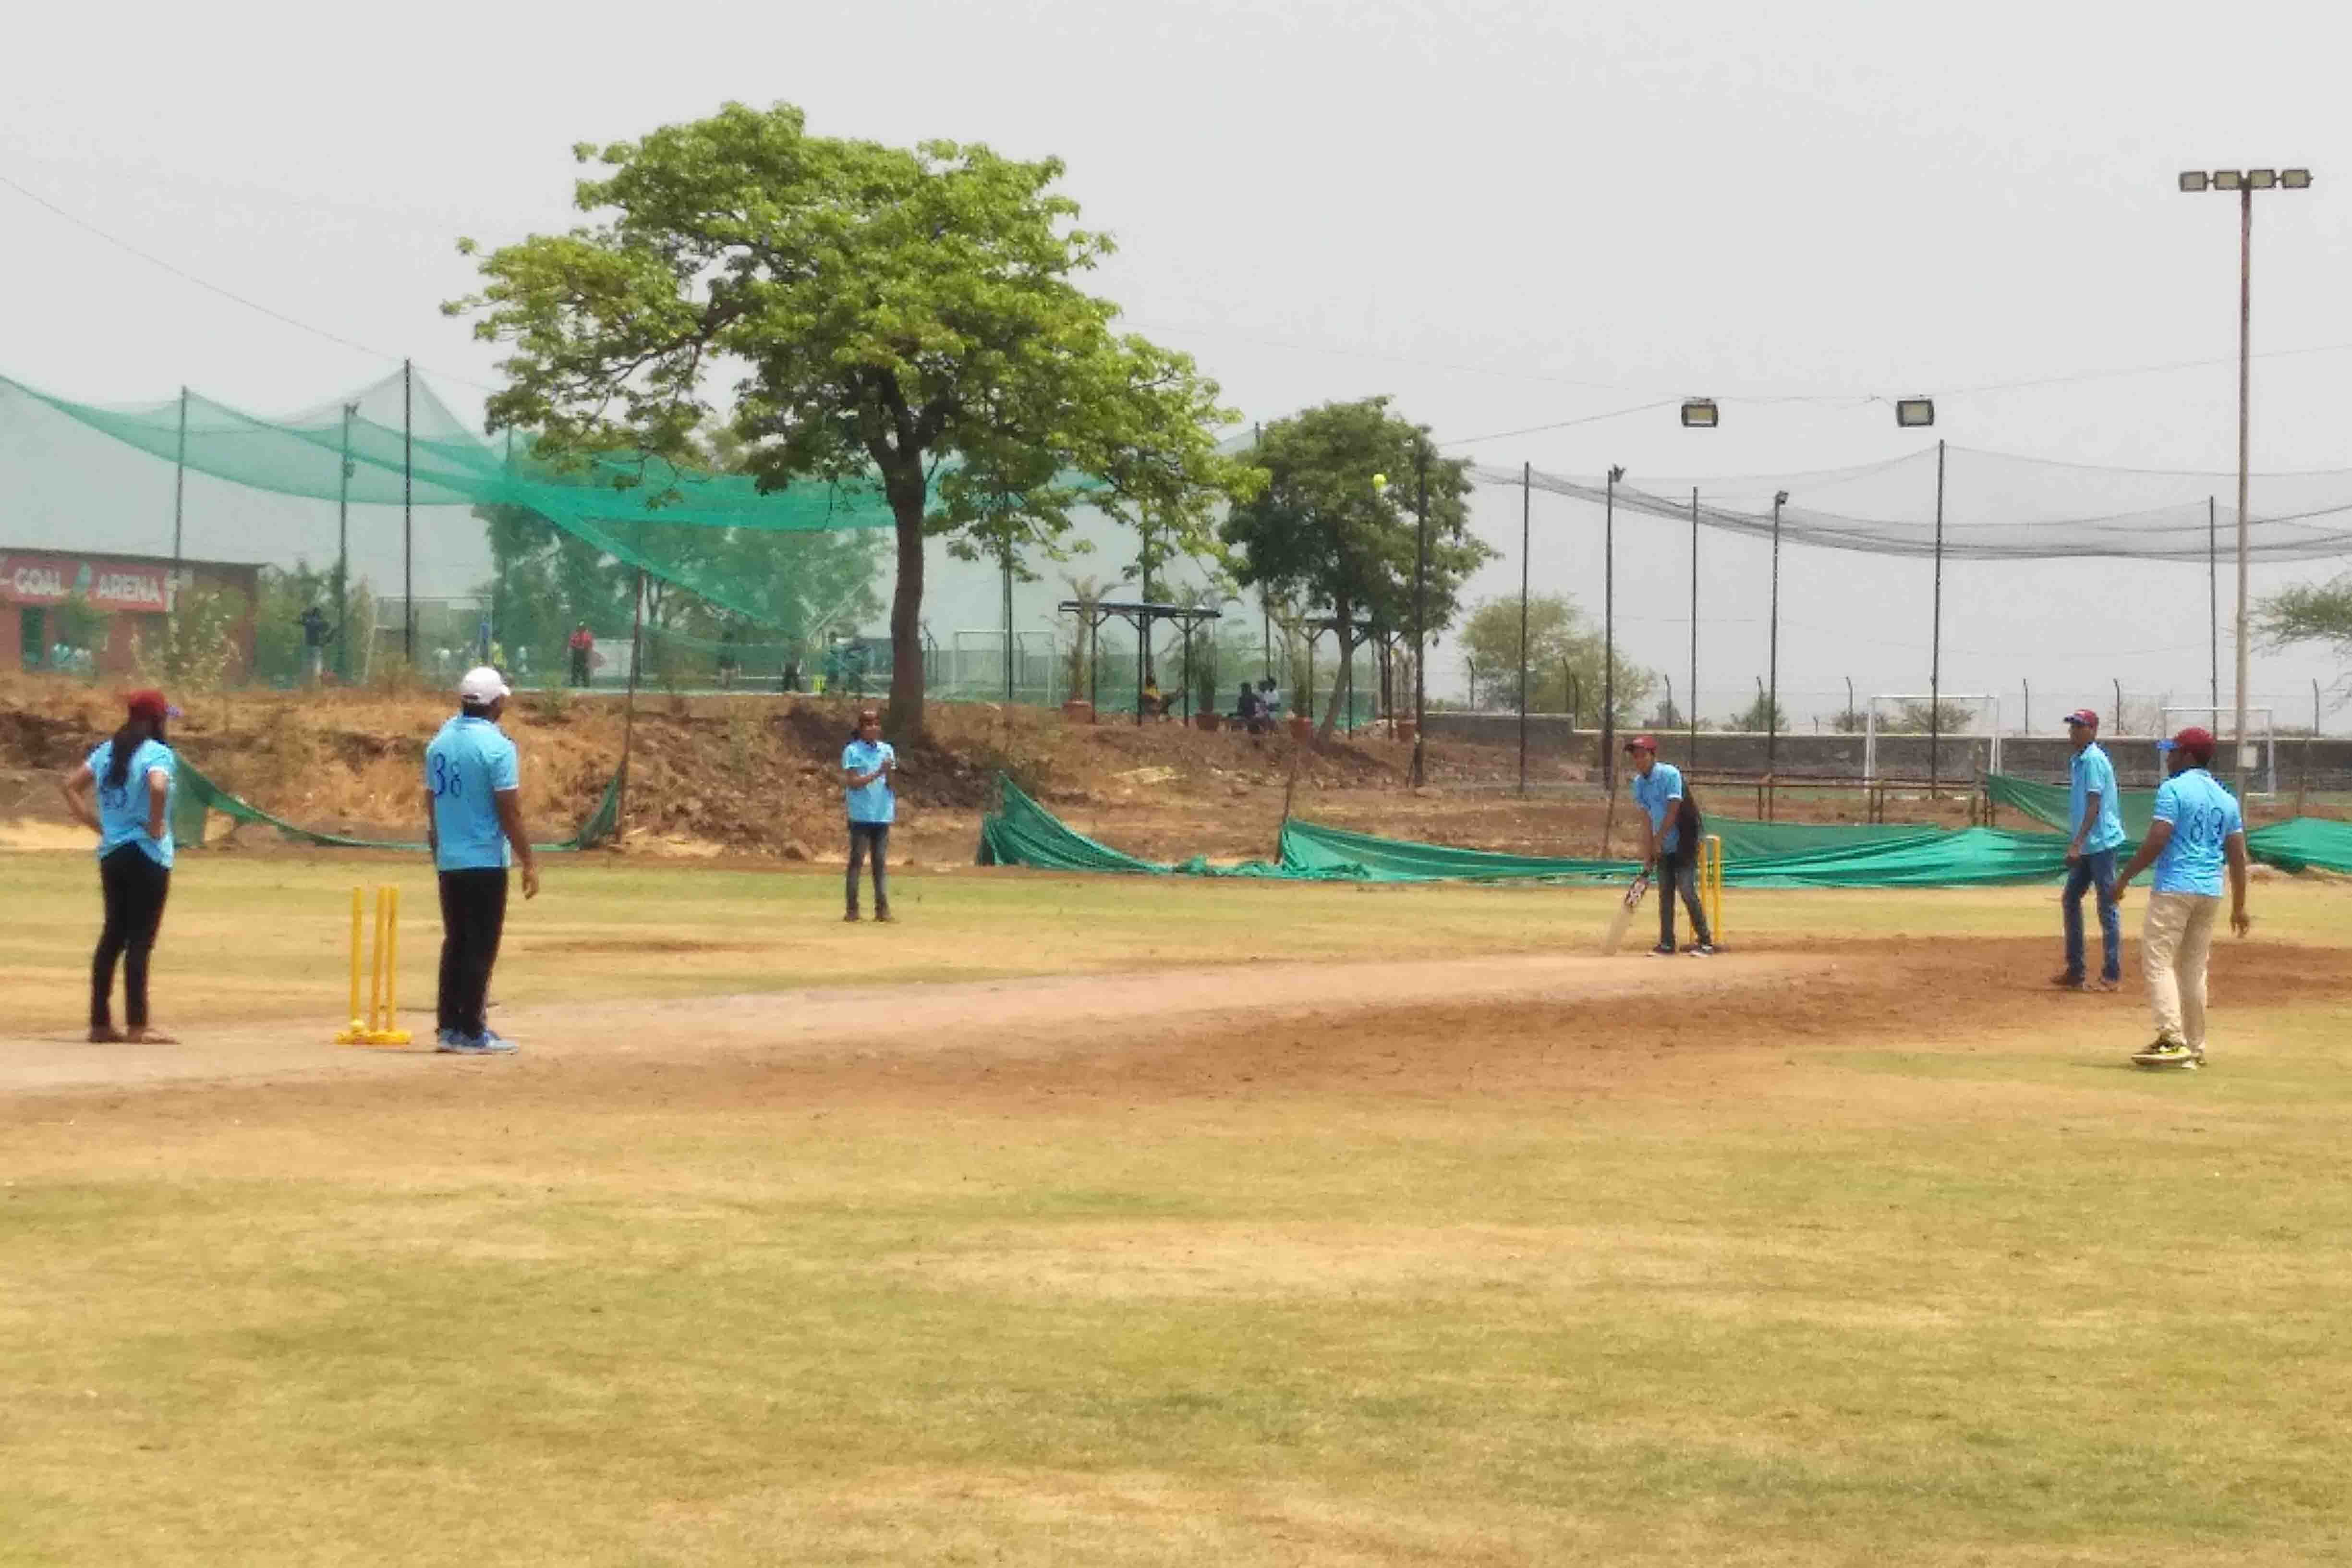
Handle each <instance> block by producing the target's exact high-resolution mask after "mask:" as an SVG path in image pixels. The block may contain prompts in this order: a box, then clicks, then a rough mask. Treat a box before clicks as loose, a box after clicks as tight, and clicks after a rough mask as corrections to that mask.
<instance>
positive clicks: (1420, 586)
mask: <svg viewBox="0 0 2352 1568" xmlns="http://www.w3.org/2000/svg"><path fill="white" fill-rule="evenodd" d="M1412 482H1413V496H1412V504H1413V517H1414V527H1413V557H1412V787H1413V788H1415V789H1419V788H1420V787H1421V785H1422V783H1423V777H1424V775H1423V772H1422V743H1423V739H1424V737H1423V731H1424V730H1426V729H1427V728H1428V726H1429V714H1428V712H1427V704H1428V699H1429V679H1428V676H1427V674H1426V668H1427V666H1428V664H1429V648H1428V635H1429V627H1428V621H1429V443H1428V441H1427V440H1425V439H1424V438H1423V437H1419V436H1415V437H1413V448H1412ZM1340 637H1341V639H1342V640H1341V642H1340V645H1339V646H1340V647H1342V648H1343V649H1344V648H1345V647H1347V643H1346V641H1345V638H1346V637H1347V634H1346V633H1345V632H1342V633H1340Z"/></svg>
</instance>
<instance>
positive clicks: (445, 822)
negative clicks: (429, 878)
mask: <svg viewBox="0 0 2352 1568" xmlns="http://www.w3.org/2000/svg"><path fill="white" fill-rule="evenodd" d="M520 782H521V767H520V763H518V762H517V760H516V757H515V748H514V742H512V741H509V740H508V739H507V738H506V736H505V735H504V734H503V733H501V732H500V731H499V727H498V726H497V725H496V724H493V723H492V722H490V721H488V719H478V718H475V717H474V716H473V715H471V714H469V713H460V714H458V715H457V717H456V718H454V719H451V720H450V721H448V722H447V723H446V724H444V725H442V726H441V732H440V733H439V734H437V735H436V736H434V737H433V743H432V744H431V745H430V746H427V747H425V788H426V789H428V790H431V791H432V792H433V833H434V837H435V839H436V848H435V850H434V854H433V868H434V869H435V870H436V871H496V870H502V869H504V868H506V866H507V865H508V864H509V861H510V859H511V858H512V857H513V850H512V849H511V848H509V847H508V844H507V830H506V828H505V827H504V826H501V825H500V823H499V804H498V801H497V800H496V799H495V798H494V796H495V795H497V793H498V792H499V790H506V789H514V788H517V787H518V786H519V785H520Z"/></svg>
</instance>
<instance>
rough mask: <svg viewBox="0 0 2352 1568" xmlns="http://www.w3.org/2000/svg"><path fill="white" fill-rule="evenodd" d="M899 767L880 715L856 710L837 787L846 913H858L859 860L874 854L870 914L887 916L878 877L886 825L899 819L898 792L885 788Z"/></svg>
mask: <svg viewBox="0 0 2352 1568" xmlns="http://www.w3.org/2000/svg"><path fill="white" fill-rule="evenodd" d="M896 772H898V752H896V751H893V750H892V749H891V746H890V742H887V741H886V740H884V739H883V738H882V715H881V714H880V713H878V712H877V711H876V710H873V709H871V708H861V709H859V710H858V712H857V733H856V735H855V736H854V737H852V739H851V740H850V742H849V744H848V745H847V746H846V747H845V748H844V749H843V751H842V753H841V792H842V799H843V802H844V804H845V805H846V806H847V807H848V809H849V877H848V887H847V894H848V902H849V907H848V912H847V913H845V914H844V915H843V916H842V917H841V918H842V919H843V920H845V921H855V920H856V918H857V871H858V865H859V862H861V861H862V860H863V859H864V858H866V852H867V851H868V850H871V851H872V852H873V855H874V918H875V919H876V920H877V921H887V920H888V919H889V918H890V892H889V889H888V887H887V884H886V883H885V882H884V881H883V875H882V858H883V856H884V854H885V853H886V852H887V850H888V848H889V845H890V824H891V823H892V822H894V821H896V820H897V819H898V796H897V795H893V794H892V793H891V791H890V775H891V774H893V773H896Z"/></svg>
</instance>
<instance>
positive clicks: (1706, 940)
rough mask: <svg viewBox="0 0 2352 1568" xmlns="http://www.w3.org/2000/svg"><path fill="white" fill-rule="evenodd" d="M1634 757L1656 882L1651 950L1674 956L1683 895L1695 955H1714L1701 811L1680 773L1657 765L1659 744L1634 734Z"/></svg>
mask: <svg viewBox="0 0 2352 1568" xmlns="http://www.w3.org/2000/svg"><path fill="white" fill-rule="evenodd" d="M1625 750H1626V751H1627V752H1631V753H1632V754H1633V804H1634V805H1638V806H1640V807H1641V808H1642V837H1643V849H1642V859H1643V862H1644V863H1645V864H1647V865H1649V866H1651V867H1653V868H1654V872H1655V875H1656V878H1657V883H1658V945H1657V946H1655V947H1654V948H1652V949H1651V950H1650V951H1651V952H1652V953H1654V954H1655V955H1656V956H1658V957H1661V958H1672V957H1673V956H1674V955H1675V893H1676V892H1677V891H1679V892H1680V893H1681V894H1682V900H1683V903H1684V906H1685V908H1687V909H1688V910H1690V918H1691V933H1692V934H1693V935H1694V936H1696V938H1697V939H1698V940H1696V942H1692V943H1691V945H1690V952H1691V954H1692V955H1693V956H1694V957H1698V958H1706V957H1711V956H1713V954H1714V952H1715V933H1714V932H1713V931H1709V930H1707V926H1706V909H1705V908H1704V907H1703V906H1702V905H1701V904H1700V902H1699V897H1698V838H1699V819H1698V807H1697V805H1696V803H1695V802H1693V801H1692V800H1691V799H1690V797H1689V795H1688V793H1687V792H1686V791H1685V789H1684V788H1683V773H1682V770H1681V769H1680V768H1678V767H1676V766H1675V765H1674V764H1673V763H1662V762H1660V761H1658V742H1656V741H1655V740H1654V739H1652V738H1651V737H1650V736H1648V735H1636V736H1634V737H1633V739H1632V740H1630V741H1628V742H1625Z"/></svg>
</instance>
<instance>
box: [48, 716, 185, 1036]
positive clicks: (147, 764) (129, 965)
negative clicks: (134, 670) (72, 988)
mask: <svg viewBox="0 0 2352 1568" xmlns="http://www.w3.org/2000/svg"><path fill="white" fill-rule="evenodd" d="M125 706H126V707H127V709H128V710H129V711H128V713H127V715H126V716H125V718H124V719H123V721H122V726H121V728H120V729H118V730H116V731H114V734H113V737H112V738H111V739H110V740H106V741H101V742H99V744H98V745H96V746H95V747H93V748H91V751H90V753H89V756H87V757H85V758H83V759H82V762H81V765H80V766H79V767H77V768H75V769H74V771H73V772H72V773H68V774H67V775H66V776H65V777H64V778H63V779H62V780H60V781H59V789H60V791H61V792H62V793H63V795H65V802H66V811H67V814H68V816H71V817H72V818H73V819H74V820H75V821H76V822H79V823H80V824H81V825H82V826H85V827H88V828H89V829H91V830H92V831H93V832H95V833H96V834H97V835H98V885H99V893H100V898H101V899H102V900H104V903H105V908H106V923H105V924H104V925H103V926H102V927H101V928H100V931H99V936H98V952H97V953H96V954H95V956H94V957H93V958H92V960H91V963H90V973H89V1037H90V1038H91V1039H92V1040H93V1041H100V1042H112V1041H119V1040H132V1041H138V1042H140V1043H142V1044H149V1045H170V1044H172V1043H173V1040H172V1037H171V1036H169V1035H166V1034H163V1033H161V1032H160V1031H158V1030H156V1029H153V1028H152V1027H150V1026H149V1025H148V1022H147V959H148V955H149V953H151V952H152V951H153V950H154V946H155V935H156V932H157V931H158V930H160V929H161V927H162V926H163V900H165V899H166V898H167V897H169V896H170V893H171V891H172V858H173V842H172V808H173V805H174V804H176V799H177V795H178V793H179V779H180V761H179V758H178V757H176V756H174V755H173V752H172V748H171V745H170V742H169V741H168V740H167V738H166V736H165V733H164V730H165V725H166V723H167V721H170V720H173V719H176V718H178V717H179V716H180V710H178V709H177V708H174V707H173V706H172V705H171V704H170V703H169V702H167V701H165V700H164V699H163V693H162V692H160V691H134V692H132V693H131V695H130V696H129V697H128V698H127V699H125ZM92 795H95V796H96V805H95V806H93V805H92V802H91V797H92ZM117 963H121V966H122V991H123V1022H124V1023H125V1024H126V1025H128V1026H129V1027H128V1030H127V1032H121V1033H118V1032H117V1031H116V1029H115V1027H114V1014H113V993H114V969H115V965H116V964H117Z"/></svg>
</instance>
